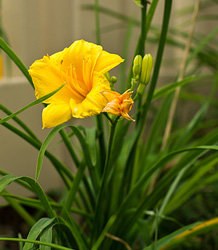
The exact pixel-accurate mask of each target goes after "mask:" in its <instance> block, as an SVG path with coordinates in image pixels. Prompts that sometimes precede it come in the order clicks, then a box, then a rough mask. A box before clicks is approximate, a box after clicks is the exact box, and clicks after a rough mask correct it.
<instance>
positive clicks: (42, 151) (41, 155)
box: [35, 124, 66, 180]
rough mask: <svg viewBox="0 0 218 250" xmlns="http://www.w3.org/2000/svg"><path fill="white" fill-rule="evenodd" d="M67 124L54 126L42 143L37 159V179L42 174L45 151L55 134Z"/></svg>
mask: <svg viewBox="0 0 218 250" xmlns="http://www.w3.org/2000/svg"><path fill="white" fill-rule="evenodd" d="M65 126H66V125H63V124H61V125H59V126H57V127H55V128H53V129H52V130H51V132H50V133H49V134H48V136H47V137H46V139H45V141H44V142H43V143H42V146H41V148H40V151H39V155H38V160H37V165H36V175H35V179H36V180H38V178H39V175H40V171H41V168H42V162H43V159H44V155H45V151H46V149H47V147H48V145H49V143H50V142H51V140H52V139H53V138H54V137H55V135H56V134H57V133H58V132H59V131H60V130H61V129H63V127H65Z"/></svg>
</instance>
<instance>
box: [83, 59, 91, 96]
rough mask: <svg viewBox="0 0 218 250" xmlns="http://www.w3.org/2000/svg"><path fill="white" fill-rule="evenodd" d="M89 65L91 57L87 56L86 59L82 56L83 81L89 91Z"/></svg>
mask: <svg viewBox="0 0 218 250" xmlns="http://www.w3.org/2000/svg"><path fill="white" fill-rule="evenodd" d="M91 66H92V65H91V59H90V58H88V59H87V60H85V58H84V57H83V81H84V82H85V84H86V87H87V89H88V91H90V90H91V88H92V86H91V82H90V77H91Z"/></svg>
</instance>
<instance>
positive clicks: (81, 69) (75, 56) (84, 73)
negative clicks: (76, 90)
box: [62, 40, 102, 88]
mask: <svg viewBox="0 0 218 250" xmlns="http://www.w3.org/2000/svg"><path fill="white" fill-rule="evenodd" d="M101 52H102V47H101V46H99V45H96V44H94V43H89V42H86V41H84V40H79V41H75V42H74V43H73V44H72V45H71V46H70V47H69V48H68V49H66V50H65V52H64V56H63V63H62V70H64V71H66V70H67V68H68V67H69V65H72V66H73V67H75V69H76V75H77V78H78V80H80V81H84V82H85V84H86V85H87V87H90V88H91V86H89V83H90V80H91V77H92V73H93V70H94V67H95V64H96V61H97V59H98V57H99V55H100V54H101Z"/></svg>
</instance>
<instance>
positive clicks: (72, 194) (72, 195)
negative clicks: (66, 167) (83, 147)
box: [65, 160, 86, 211]
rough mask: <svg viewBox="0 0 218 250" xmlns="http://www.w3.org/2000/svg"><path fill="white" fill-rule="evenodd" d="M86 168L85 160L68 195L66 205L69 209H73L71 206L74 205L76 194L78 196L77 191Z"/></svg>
mask: <svg viewBox="0 0 218 250" xmlns="http://www.w3.org/2000/svg"><path fill="white" fill-rule="evenodd" d="M85 168H86V164H85V161H84V160H83V161H82V163H81V164H80V166H79V167H78V170H77V174H76V177H75V178H74V181H73V183H72V185H71V188H70V190H69V193H68V196H67V200H66V203H65V207H66V209H67V210H68V211H70V209H71V206H72V204H73V202H74V199H75V196H76V192H77V191H78V189H79V185H80V183H81V182H82V179H83V176H84V171H85Z"/></svg>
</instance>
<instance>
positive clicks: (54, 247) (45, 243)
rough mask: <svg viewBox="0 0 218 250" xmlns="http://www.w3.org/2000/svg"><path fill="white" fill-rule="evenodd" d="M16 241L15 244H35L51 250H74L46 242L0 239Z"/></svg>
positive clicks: (10, 239)
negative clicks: (51, 249)
mask: <svg viewBox="0 0 218 250" xmlns="http://www.w3.org/2000/svg"><path fill="white" fill-rule="evenodd" d="M1 240H2V241H3V240H5V241H17V242H29V243H33V244H37V245H42V246H48V247H50V248H53V249H59V250H75V249H72V248H68V247H62V246H60V245H56V244H53V243H48V242H42V241H39V240H26V239H19V238H7V237H0V241H1Z"/></svg>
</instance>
